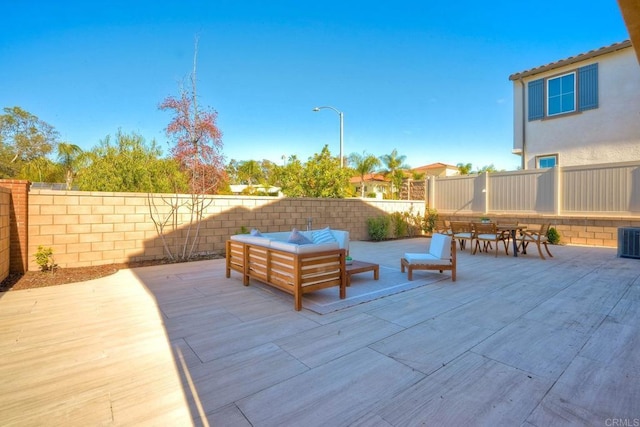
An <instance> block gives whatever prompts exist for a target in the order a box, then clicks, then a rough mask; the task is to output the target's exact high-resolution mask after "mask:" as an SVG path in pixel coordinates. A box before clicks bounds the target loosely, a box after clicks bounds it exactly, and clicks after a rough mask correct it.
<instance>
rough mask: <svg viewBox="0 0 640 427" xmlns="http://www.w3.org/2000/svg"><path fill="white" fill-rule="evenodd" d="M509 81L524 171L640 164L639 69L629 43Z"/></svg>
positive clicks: (515, 149) (516, 145)
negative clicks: (558, 167)
mask: <svg viewBox="0 0 640 427" xmlns="http://www.w3.org/2000/svg"><path fill="white" fill-rule="evenodd" d="M509 80H511V81H512V82H513V99H514V142H513V153H514V154H519V155H521V156H522V168H523V169H533V168H545V167H553V166H556V165H560V166H573V165H585V164H599V163H612V162H623V161H631V160H640V65H639V64H638V59H637V57H636V54H635V51H634V49H633V47H632V45H631V42H630V41H624V42H621V43H616V44H613V45H611V46H607V47H603V48H600V49H597V50H593V51H590V52H587V53H582V54H580V55H576V56H574V57H570V58H567V59H563V60H560V61H557V62H553V63H550V64H547V65H543V66H540V67H536V68H532V69H530V70H526V71H522V72H519V73H515V74H512V75H511V76H509Z"/></svg>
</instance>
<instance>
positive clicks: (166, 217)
mask: <svg viewBox="0 0 640 427" xmlns="http://www.w3.org/2000/svg"><path fill="white" fill-rule="evenodd" d="M197 57H198V39H197V38H196V42H195V54H194V57H193V72H192V73H191V79H190V88H187V89H185V88H182V90H181V91H180V95H179V96H178V97H173V96H169V97H167V98H165V100H164V101H163V102H162V103H161V104H160V105H159V107H158V108H159V109H160V110H163V111H167V110H168V111H170V112H172V113H173V118H172V120H171V122H169V125H168V126H167V128H166V134H167V136H168V137H169V138H170V139H171V140H173V142H174V146H173V147H172V148H171V154H172V156H173V158H174V159H175V160H177V162H178V164H179V165H180V169H181V170H182V171H183V172H184V173H185V174H186V175H187V176H188V180H189V190H190V194H189V196H187V197H184V196H179V195H177V194H176V195H175V196H174V197H167V196H163V195H160V196H158V195H156V196H152V195H149V210H150V214H151V218H152V220H153V223H154V225H155V228H156V231H157V233H158V235H159V236H160V238H161V239H162V242H163V246H164V249H165V254H166V255H167V256H168V257H169V258H170V259H171V260H176V259H178V260H188V259H190V258H193V257H194V256H196V255H197V250H198V244H199V240H200V239H199V237H200V233H199V231H200V225H201V224H202V221H203V219H204V212H205V209H206V208H207V207H208V206H209V205H210V204H211V202H212V199H211V198H210V197H207V195H209V194H215V193H216V192H217V190H218V187H219V186H220V185H221V183H222V182H223V181H224V177H225V169H224V157H223V156H222V154H221V150H222V132H220V129H218V126H217V125H216V119H217V115H218V114H217V113H216V112H215V111H213V110H208V109H201V108H200V106H199V105H198V97H197V90H196V64H197ZM158 200H161V201H162V203H158ZM183 208H186V209H187V213H186V215H185V214H184V213H182V212H181V211H182V210H183Z"/></svg>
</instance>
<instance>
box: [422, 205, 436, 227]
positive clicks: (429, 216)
mask: <svg viewBox="0 0 640 427" xmlns="http://www.w3.org/2000/svg"><path fill="white" fill-rule="evenodd" d="M437 219H438V211H437V210H435V209H430V208H426V210H425V212H424V218H423V219H422V230H423V231H424V232H426V233H431V232H432V231H433V227H435V225H436V220H437Z"/></svg>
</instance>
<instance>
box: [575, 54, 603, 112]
mask: <svg viewBox="0 0 640 427" xmlns="http://www.w3.org/2000/svg"><path fill="white" fill-rule="evenodd" d="M578 86H579V89H578V93H579V95H578V104H579V105H578V110H580V111H584V110H592V109H594V108H598V64H597V63H595V64H591V65H587V66H585V67H581V68H579V69H578Z"/></svg>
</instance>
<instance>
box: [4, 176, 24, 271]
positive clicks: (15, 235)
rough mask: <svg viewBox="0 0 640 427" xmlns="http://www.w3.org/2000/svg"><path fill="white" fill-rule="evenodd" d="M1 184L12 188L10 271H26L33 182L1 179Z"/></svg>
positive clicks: (10, 207)
mask: <svg viewBox="0 0 640 427" xmlns="http://www.w3.org/2000/svg"><path fill="white" fill-rule="evenodd" d="M0 186H2V187H5V188H8V189H9V190H11V206H9V234H10V240H11V247H10V249H9V254H10V255H9V257H10V260H9V272H10V273H26V272H27V271H28V269H29V254H28V252H27V249H28V247H29V233H28V231H29V188H30V186H31V182H29V181H25V180H19V179H0Z"/></svg>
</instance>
